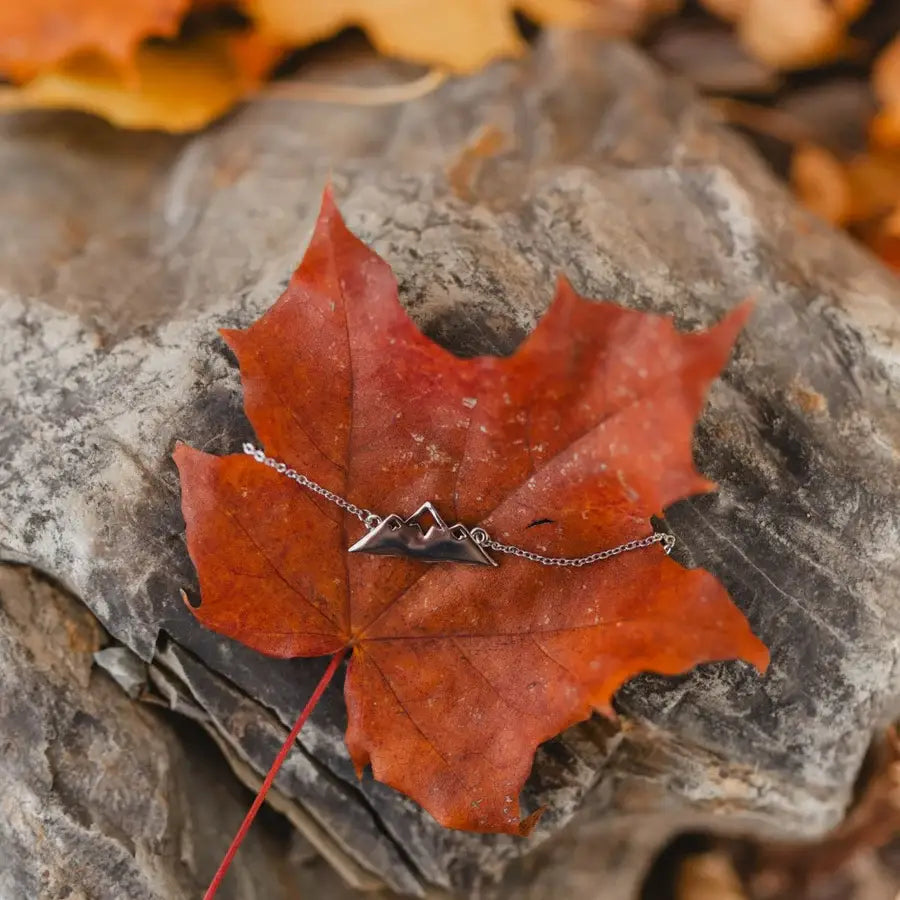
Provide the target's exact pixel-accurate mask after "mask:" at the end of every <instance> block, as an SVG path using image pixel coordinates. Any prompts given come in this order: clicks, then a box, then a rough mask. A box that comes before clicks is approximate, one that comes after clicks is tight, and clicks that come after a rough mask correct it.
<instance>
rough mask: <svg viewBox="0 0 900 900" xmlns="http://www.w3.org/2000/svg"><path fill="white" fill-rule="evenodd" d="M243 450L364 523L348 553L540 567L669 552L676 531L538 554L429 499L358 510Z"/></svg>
mask: <svg viewBox="0 0 900 900" xmlns="http://www.w3.org/2000/svg"><path fill="white" fill-rule="evenodd" d="M244 453H246V454H247V456H250V457H252V458H253V459H255V460H256V462H258V463H262V464H263V465H264V466H268V467H269V468H270V469H274V470H275V471H276V472H278V473H279V474H280V475H284V476H285V477H286V478H290V479H291V480H293V481H296V482H297V484H299V485H302V486H303V487H305V488H307V490H310V491H312V492H313V493H314V494H318V495H319V496H320V497H324V498H325V499H326V500H328V501H329V502H330V503H333V504H334V505H335V506H339V507H340V508H341V509H343V510H345V511H346V512H348V513H350V514H351V515H354V516H356V518H357V519H359V520H360V522H362V523H363V525H365V526H366V534H365V535H363V537H362V538H360V539H359V540H358V541H357V542H356V543H355V544H354V545H353V546H352V547H349V548H348V550H349V552H350V553H374V554H378V555H381V556H408V557H412V558H413V559H420V560H424V561H425V562H459V563H470V564H475V565H482V566H496V565H497V562H496V561H495V560H493V559H491V557H490V556H488V555H487V552H486V551H487V550H495V551H496V552H497V553H506V554H507V555H509V556H518V557H520V558H521V559H527V560H530V561H531V562H536V563H540V564H541V565H542V566H589V565H591V563H596V562H600V561H601V560H604V559H610V557H613V556H618V555H619V554H620V553H628V552H629V551H631V550H641V549H642V548H644V547H652V546H653V544H662V545H663V549H664V550H665V552H666V553H667V554H668V553H671V552H672V548H673V547H674V546H675V536H674V535H671V534H667V533H666V532H663V531H657V532H654V533H653V534H651V535H648V536H647V537H645V538H640V539H639V540H634V541H628V542H627V543H625V544H619V546H618V547H611V548H610V549H609V550H599V551H598V552H597V553H591V554H590V555H588V556H576V557H568V556H542V555H541V554H540V553H533V552H532V551H531V550H526V549H525V548H524V547H516V546H513V545H512V544H501V543H500V541H495V540H493V539H492V538H491V536H490V535H489V534H488V533H487V532H486V531H485V530H484V529H483V528H481V527H480V526H478V527H476V528H471V529H470V528H467V527H466V526H465V525H463V524H461V523H459V522H457V523H456V524H455V525H448V524H447V523H446V522H445V521H444V520H443V519H442V518H441V516H440V513H438V511H437V509H435V507H434V505H433V504H432V503H430V502H426V503H423V504H422V505H421V506H420V507H419V508H418V509H417V510H416V511H415V512H414V513H413V514H412V515H411V516H407V517H406V518H404V517H403V516H399V515H397V514H396V513H391V514H390V515H388V516H379V515H378V514H376V513H373V512H372V511H371V510H369V509H363V508H362V507H361V506H357V505H356V504H355V503H351V502H350V501H349V500H347V499H345V498H344V497H341V496H340V495H339V494H335V493H334V491H329V490H328V488H325V487H322V485H321V484H318V483H316V482H315V481H313V480H312V479H311V478H309V477H307V476H306V475H303V474H302V473H301V472H298V471H297V470H296V469H291V468H290V467H288V466H287V465H286V464H285V463H283V462H280V461H279V460H277V459H273V458H272V457H271V456H266V454H265V452H264V451H262V450H260V449H259V448H257V447H255V446H254V445H253V444H244ZM425 515H428V516H430V517H431V519H432V522H433V524H432V525H430V526H429V527H428V528H427V530H426V529H423V528H422V526H421V525H420V524H419V521H418V520H419V518H420V517H422V516H425Z"/></svg>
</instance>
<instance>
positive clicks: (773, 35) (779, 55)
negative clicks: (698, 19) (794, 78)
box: [737, 0, 871, 69]
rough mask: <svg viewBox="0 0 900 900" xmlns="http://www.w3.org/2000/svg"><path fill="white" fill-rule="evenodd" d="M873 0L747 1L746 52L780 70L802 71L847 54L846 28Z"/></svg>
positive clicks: (743, 14) (743, 21) (743, 17)
mask: <svg viewBox="0 0 900 900" xmlns="http://www.w3.org/2000/svg"><path fill="white" fill-rule="evenodd" d="M870 2H871V0H828V2H826V0H747V2H746V4H745V8H744V9H743V10H741V11H740V13H739V18H738V20H737V24H738V36H739V37H740V39H741V43H742V44H743V45H744V46H745V47H746V48H747V51H748V52H749V53H751V54H752V55H753V56H755V57H756V58H757V59H759V60H761V61H762V62H764V63H766V64H767V65H770V66H773V67H775V68H779V69H802V68H807V67H809V66H816V65H819V64H821V63H823V62H828V61H830V60H832V59H835V58H836V57H839V56H841V55H842V54H843V53H845V52H846V50H847V48H848V46H849V39H848V37H847V29H848V27H849V25H850V23H851V22H853V21H854V20H855V19H857V18H858V17H859V16H861V15H862V14H863V12H865V10H866V8H867V7H868V6H869V3H870Z"/></svg>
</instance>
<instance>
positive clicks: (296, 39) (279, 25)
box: [242, 0, 589, 72]
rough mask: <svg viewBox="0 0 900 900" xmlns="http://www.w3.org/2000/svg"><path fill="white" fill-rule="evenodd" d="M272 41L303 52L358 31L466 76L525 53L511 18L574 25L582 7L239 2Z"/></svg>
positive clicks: (373, 0)
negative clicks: (521, 15) (342, 32)
mask: <svg viewBox="0 0 900 900" xmlns="http://www.w3.org/2000/svg"><path fill="white" fill-rule="evenodd" d="M242 6H243V8H244V9H245V10H246V12H247V14H248V15H249V16H250V17H251V18H252V19H253V20H254V22H255V23H256V25H257V27H258V28H259V30H260V31H261V32H262V33H263V34H265V35H267V36H269V37H270V38H271V39H272V40H273V41H277V42H281V43H285V44H296V45H300V46H304V45H306V44H311V43H315V42H316V41H320V40H322V39H323V38H327V37H331V36H332V35H334V34H336V33H337V32H338V31H340V30H341V29H343V28H346V27H348V26H350V25H356V26H359V27H360V28H362V29H363V30H364V31H365V32H366V34H367V35H368V36H369V38H370V39H371V41H372V43H373V44H374V45H375V47H376V48H377V49H378V50H379V51H380V52H382V53H385V54H387V55H388V56H398V57H401V58H402V59H408V60H411V61H413V62H420V63H424V64H426V65H435V66H442V67H445V68H448V69H452V70H454V71H459V72H471V71H473V70H475V69H478V68H480V67H481V66H483V65H485V63H488V62H490V61H491V60H492V59H496V58H497V57H502V56H518V55H519V54H520V53H521V52H522V51H523V50H524V46H525V45H524V43H523V41H522V39H521V37H520V36H519V31H518V28H517V27H516V23H515V18H514V16H513V11H514V10H515V9H518V10H521V11H522V12H523V13H525V14H526V15H528V16H530V17H531V18H533V19H534V20H535V21H537V22H543V23H546V24H551V23H556V24H569V25H574V24H577V23H578V22H580V21H582V20H584V18H585V16H586V15H587V14H588V12H589V5H588V3H587V2H586V0H329V2H327V3H323V2H321V0H242Z"/></svg>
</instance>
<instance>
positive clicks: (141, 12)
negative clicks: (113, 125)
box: [0, 0, 190, 81]
mask: <svg viewBox="0 0 900 900" xmlns="http://www.w3.org/2000/svg"><path fill="white" fill-rule="evenodd" d="M189 2H190V0H127V2H123V0H0V72H2V73H3V74H4V75H6V76H7V77H9V78H12V79H13V80H14V81H25V80H27V79H29V78H31V77H33V76H34V75H36V74H37V73H38V72H39V71H41V70H42V69H45V68H47V67H48V66H55V65H57V64H58V63H60V62H62V61H63V60H64V59H67V58H68V57H70V56H72V55H74V54H77V53H84V52H95V53H97V54H99V55H102V56H105V57H107V58H108V59H109V60H112V61H114V62H116V63H118V64H119V65H121V66H127V65H128V62H129V60H130V59H131V57H132V56H133V55H134V52H135V49H136V47H137V46H138V44H139V43H140V42H141V41H142V40H143V39H144V38H145V37H150V36H157V37H171V36H172V35H174V34H175V33H176V32H177V31H178V27H179V24H180V23H181V19H182V18H183V16H184V14H185V13H186V12H187V8H188V5H189Z"/></svg>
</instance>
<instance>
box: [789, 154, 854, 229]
mask: <svg viewBox="0 0 900 900" xmlns="http://www.w3.org/2000/svg"><path fill="white" fill-rule="evenodd" d="M791 184H792V185H793V188H794V191H795V193H796V194H797V196H798V197H799V198H800V200H801V202H802V203H803V205H804V206H806V207H807V208H808V209H811V210H812V211H813V212H814V213H816V214H817V215H819V216H821V217H822V218H823V219H825V220H826V221H827V222H831V223H832V224H833V225H845V224H846V223H847V222H848V221H849V220H850V217H851V211H852V206H853V197H852V192H851V187H850V178H849V176H848V175H847V170H846V167H845V166H844V164H843V163H842V162H841V161H840V160H839V159H838V158H837V157H836V156H835V155H834V154H833V153H830V152H829V151H828V150H826V149H825V148H824V147H818V146H816V145H815V144H803V145H801V146H800V147H798V148H797V150H796V151H795V152H794V156H793V158H792V160H791Z"/></svg>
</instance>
